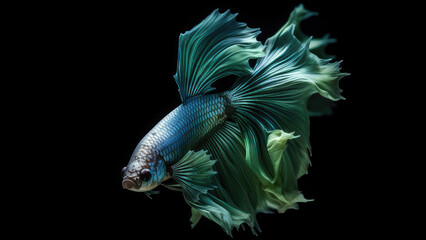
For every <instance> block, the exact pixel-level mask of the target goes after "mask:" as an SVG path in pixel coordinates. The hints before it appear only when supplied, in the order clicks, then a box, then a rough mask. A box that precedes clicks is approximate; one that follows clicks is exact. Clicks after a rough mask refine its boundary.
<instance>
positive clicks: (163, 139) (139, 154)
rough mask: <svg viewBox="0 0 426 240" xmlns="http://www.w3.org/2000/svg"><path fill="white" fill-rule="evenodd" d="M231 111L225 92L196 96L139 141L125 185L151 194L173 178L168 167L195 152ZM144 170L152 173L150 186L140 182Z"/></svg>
mask: <svg viewBox="0 0 426 240" xmlns="http://www.w3.org/2000/svg"><path fill="white" fill-rule="evenodd" d="M231 109H232V108H231V106H230V102H229V97H228V96H227V95H226V94H225V93H217V94H211V95H205V96H195V97H193V98H191V99H188V100H187V101H186V102H185V103H184V104H181V105H179V106H178V107H177V108H175V109H174V110H173V111H172V112H170V113H169V114H168V115H167V116H166V117H164V118H163V119H162V120H161V121H160V122H159V123H158V124H157V125H156V126H155V127H154V128H153V129H152V130H151V131H149V132H148V134H146V135H145V137H144V138H143V139H142V140H141V141H140V142H139V144H138V146H137V147H136V149H135V151H134V152H133V154H132V156H131V159H130V161H129V163H128V165H127V167H126V168H125V169H126V171H125V174H124V175H123V177H124V178H125V179H126V181H125V182H123V186H124V187H125V188H128V189H130V190H135V191H149V190H151V189H153V188H155V187H157V186H158V185H159V184H161V182H162V181H165V180H167V179H169V178H170V175H171V174H170V173H168V172H167V168H168V167H170V166H171V165H173V164H175V163H176V162H177V161H178V160H180V159H181V158H182V157H183V156H184V155H185V154H186V153H187V152H188V151H189V150H191V149H195V148H196V145H197V144H198V143H200V141H202V139H203V138H204V137H205V136H208V134H209V133H210V132H211V131H212V130H214V128H215V127H216V126H218V125H220V124H222V123H223V122H224V121H225V120H226V119H227V117H228V115H229V114H230V112H231ZM141 169H149V171H150V172H151V174H152V176H151V177H152V179H153V180H152V181H150V182H149V184H147V183H145V184H143V183H142V182H141V181H140V179H139V173H140V171H141ZM141 184H142V185H143V186H141Z"/></svg>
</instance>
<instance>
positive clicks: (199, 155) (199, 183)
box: [172, 150, 216, 202]
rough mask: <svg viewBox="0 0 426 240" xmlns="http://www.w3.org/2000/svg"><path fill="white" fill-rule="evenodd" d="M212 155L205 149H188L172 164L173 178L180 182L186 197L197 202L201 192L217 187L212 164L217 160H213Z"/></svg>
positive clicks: (204, 192)
mask: <svg viewBox="0 0 426 240" xmlns="http://www.w3.org/2000/svg"><path fill="white" fill-rule="evenodd" d="M210 156H211V155H209V154H207V151H205V150H200V151H198V152H194V151H188V153H186V155H185V156H184V157H183V158H182V159H181V160H179V161H178V162H177V163H176V164H174V165H173V166H172V170H173V179H174V180H175V181H176V182H178V183H179V184H180V186H181V188H182V189H181V190H182V192H183V194H184V196H185V199H187V200H190V201H193V202H197V201H198V200H199V199H200V198H199V195H200V194H206V193H207V191H208V190H212V189H213V188H215V187H216V186H215V185H214V184H213V181H212V176H213V175H214V174H216V172H215V171H213V169H212V166H213V164H215V162H216V160H211V159H210Z"/></svg>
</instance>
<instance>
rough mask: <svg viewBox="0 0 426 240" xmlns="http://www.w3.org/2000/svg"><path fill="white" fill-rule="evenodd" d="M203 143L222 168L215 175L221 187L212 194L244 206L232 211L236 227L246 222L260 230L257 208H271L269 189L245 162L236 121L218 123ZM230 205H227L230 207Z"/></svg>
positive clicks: (265, 209)
mask: <svg viewBox="0 0 426 240" xmlns="http://www.w3.org/2000/svg"><path fill="white" fill-rule="evenodd" d="M199 147H200V148H202V149H207V150H208V151H209V152H210V153H211V154H212V156H213V157H214V158H215V159H218V162H217V163H216V164H215V166H214V167H215V170H216V171H217V172H218V174H217V176H215V179H216V182H217V185H218V188H217V189H215V190H213V191H211V192H210V194H212V195H214V196H215V197H216V198H218V199H221V200H222V201H223V204H225V203H226V205H229V206H230V207H231V209H234V208H237V209H239V210H240V211H229V213H230V215H231V218H232V221H233V227H235V228H237V229H238V228H239V226H240V225H241V224H242V223H246V224H247V225H248V226H249V227H250V228H251V229H252V230H253V231H254V233H255V232H256V230H258V231H260V227H259V226H258V224H257V221H256V212H267V211H268V209H267V206H266V203H265V201H264V196H265V193H264V191H263V190H262V188H261V185H260V183H259V181H258V180H257V179H256V175H255V174H254V173H253V172H252V170H251V169H250V168H249V167H248V166H247V164H246V162H245V147H244V141H243V139H242V136H241V132H240V130H239V129H238V127H237V125H236V123H233V122H229V121H226V122H225V123H223V124H222V125H220V126H218V127H217V128H216V129H215V130H214V132H213V133H212V134H211V135H210V136H208V137H207V138H206V139H205V140H204V141H203V142H202V143H201V144H200V146H199ZM226 205H223V206H224V208H225V209H228V207H226ZM241 213H244V214H242V215H241ZM234 214H238V215H234ZM219 220H220V219H219ZM220 221H223V220H220ZM241 226H243V225H241ZM226 231H227V230H226ZM228 231H229V230H228ZM228 231H227V232H228Z"/></svg>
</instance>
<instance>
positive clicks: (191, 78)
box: [122, 5, 348, 235]
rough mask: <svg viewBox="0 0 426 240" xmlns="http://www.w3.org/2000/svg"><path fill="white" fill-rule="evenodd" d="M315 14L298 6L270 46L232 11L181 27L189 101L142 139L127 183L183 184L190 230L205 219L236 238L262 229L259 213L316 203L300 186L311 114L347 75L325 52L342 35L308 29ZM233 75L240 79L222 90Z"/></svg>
mask: <svg viewBox="0 0 426 240" xmlns="http://www.w3.org/2000/svg"><path fill="white" fill-rule="evenodd" d="M314 15H316V13H314V12H310V11H308V10H306V9H305V8H304V7H303V5H299V6H298V7H296V8H295V9H294V10H293V12H292V13H291V15H290V17H289V20H288V21H287V22H286V24H285V25H284V26H283V27H282V28H281V29H279V30H278V32H277V33H276V34H275V35H273V36H272V37H270V38H269V39H267V40H266V41H265V44H262V43H261V42H260V41H258V40H257V39H256V38H257V36H258V35H259V34H260V30H259V29H254V28H249V27H248V26H247V24H245V23H241V22H237V21H236V16H237V14H231V13H230V11H229V10H228V11H226V12H224V13H220V12H219V11H218V10H215V11H213V12H212V13H211V14H210V15H209V16H208V17H207V18H206V19H204V20H203V21H202V22H201V23H200V24H198V25H197V26H195V27H194V28H192V29H191V30H190V31H187V32H185V33H184V34H181V35H180V36H179V49H178V59H177V71H176V74H175V75H174V79H175V81H176V84H177V86H178V89H179V94H180V97H181V100H182V104H181V105H179V106H178V107H177V108H175V109H174V110H173V111H172V112H170V113H169V114H168V115H167V116H165V117H164V118H163V119H162V120H161V121H160V122H159V123H158V124H157V125H156V126H155V127H154V128H153V129H152V130H151V131H149V132H148V133H147V134H146V135H145V137H143V139H142V140H141V141H140V142H139V144H138V145H137V147H136V149H135V150H134V152H133V154H132V156H131V158H130V161H129V163H128V164H127V166H126V167H124V168H123V169H122V177H123V182H122V186H123V188H125V189H128V190H131V191H135V192H145V193H147V195H149V194H152V193H154V192H155V191H154V190H153V189H155V188H156V187H158V186H160V185H163V186H165V187H166V188H168V189H171V190H176V191H181V192H182V194H183V197H184V199H185V201H186V203H187V204H188V205H189V206H190V207H191V210H192V216H191V218H190V222H191V224H192V225H191V226H192V227H194V226H195V225H196V224H197V223H198V221H199V220H200V219H201V218H202V217H205V218H207V219H210V220H211V221H213V222H215V223H217V224H218V225H220V226H221V227H222V228H223V230H224V231H225V232H226V233H227V234H229V235H231V233H232V230H233V229H234V228H236V229H239V227H240V226H242V227H244V225H247V226H249V227H250V228H251V229H252V231H253V233H254V234H256V231H260V227H259V224H258V222H257V220H256V214H257V213H260V212H272V211H277V212H279V213H283V212H285V211H286V210H287V209H296V208H297V204H298V203H300V202H307V201H309V200H307V199H306V198H304V196H303V194H302V193H301V192H300V191H299V190H298V186H297V180H298V178H300V177H301V176H302V175H304V174H306V173H307V168H308V166H309V165H310V151H311V150H310V143H309V117H310V116H318V115H324V114H329V112H330V111H331V105H332V104H333V101H337V100H342V99H344V98H343V96H342V95H341V90H340V89H339V81H340V79H341V78H342V77H344V76H346V75H348V74H347V73H342V72H340V69H341V67H340V62H332V58H331V57H330V56H327V55H326V54H325V51H324V48H325V47H326V46H327V45H328V44H329V43H332V42H334V41H335V39H332V38H330V37H329V36H328V35H326V36H324V37H323V38H320V39H315V38H312V37H308V36H306V35H305V34H303V33H302V31H301V29H300V22H301V21H302V20H304V19H306V18H308V17H310V16H314ZM250 59H256V62H255V64H254V66H253V67H251V66H250V64H249V60H250ZM252 65H253V64H252ZM230 75H234V76H236V77H237V79H236V80H235V82H234V83H233V85H232V86H231V87H230V88H229V89H225V90H224V91H219V92H218V91H216V92H214V91H213V90H215V88H214V87H213V86H212V85H213V84H214V83H215V82H217V81H218V80H219V79H223V78H225V77H227V76H230Z"/></svg>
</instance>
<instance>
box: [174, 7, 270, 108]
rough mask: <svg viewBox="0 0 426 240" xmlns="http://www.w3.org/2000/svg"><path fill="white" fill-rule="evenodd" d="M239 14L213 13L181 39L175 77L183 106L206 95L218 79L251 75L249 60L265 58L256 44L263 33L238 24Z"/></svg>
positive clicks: (258, 44) (261, 47) (182, 35)
mask: <svg viewBox="0 0 426 240" xmlns="http://www.w3.org/2000/svg"><path fill="white" fill-rule="evenodd" d="M236 16H237V14H231V13H230V12H229V10H228V11H226V12H225V13H219V11H218V9H216V10H215V11H213V12H212V13H211V14H210V15H209V16H208V17H207V18H206V19H204V20H203V21H202V22H201V23H200V24H198V25H197V26H195V27H194V28H193V29H191V30H190V31H188V32H185V34H181V35H180V37H179V52H178V61H177V62H178V63H177V71H176V74H175V75H174V78H175V80H176V83H177V85H178V87H179V93H180V96H181V99H182V102H185V100H186V99H187V98H189V97H191V96H195V95H199V94H205V93H207V92H209V91H212V90H213V89H214V88H212V87H211V85H212V84H213V83H214V82H215V81H216V80H218V79H220V78H223V77H226V76H228V75H231V74H234V75H237V76H240V75H246V74H249V73H251V71H252V69H251V67H250V66H249V64H248V60H249V59H254V58H258V57H262V56H264V51H263V50H264V47H263V46H262V44H261V43H260V42H259V41H257V40H256V36H257V35H258V34H259V33H260V31H259V29H253V28H249V27H247V24H245V23H240V22H237V21H236V20H235V18H236Z"/></svg>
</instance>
